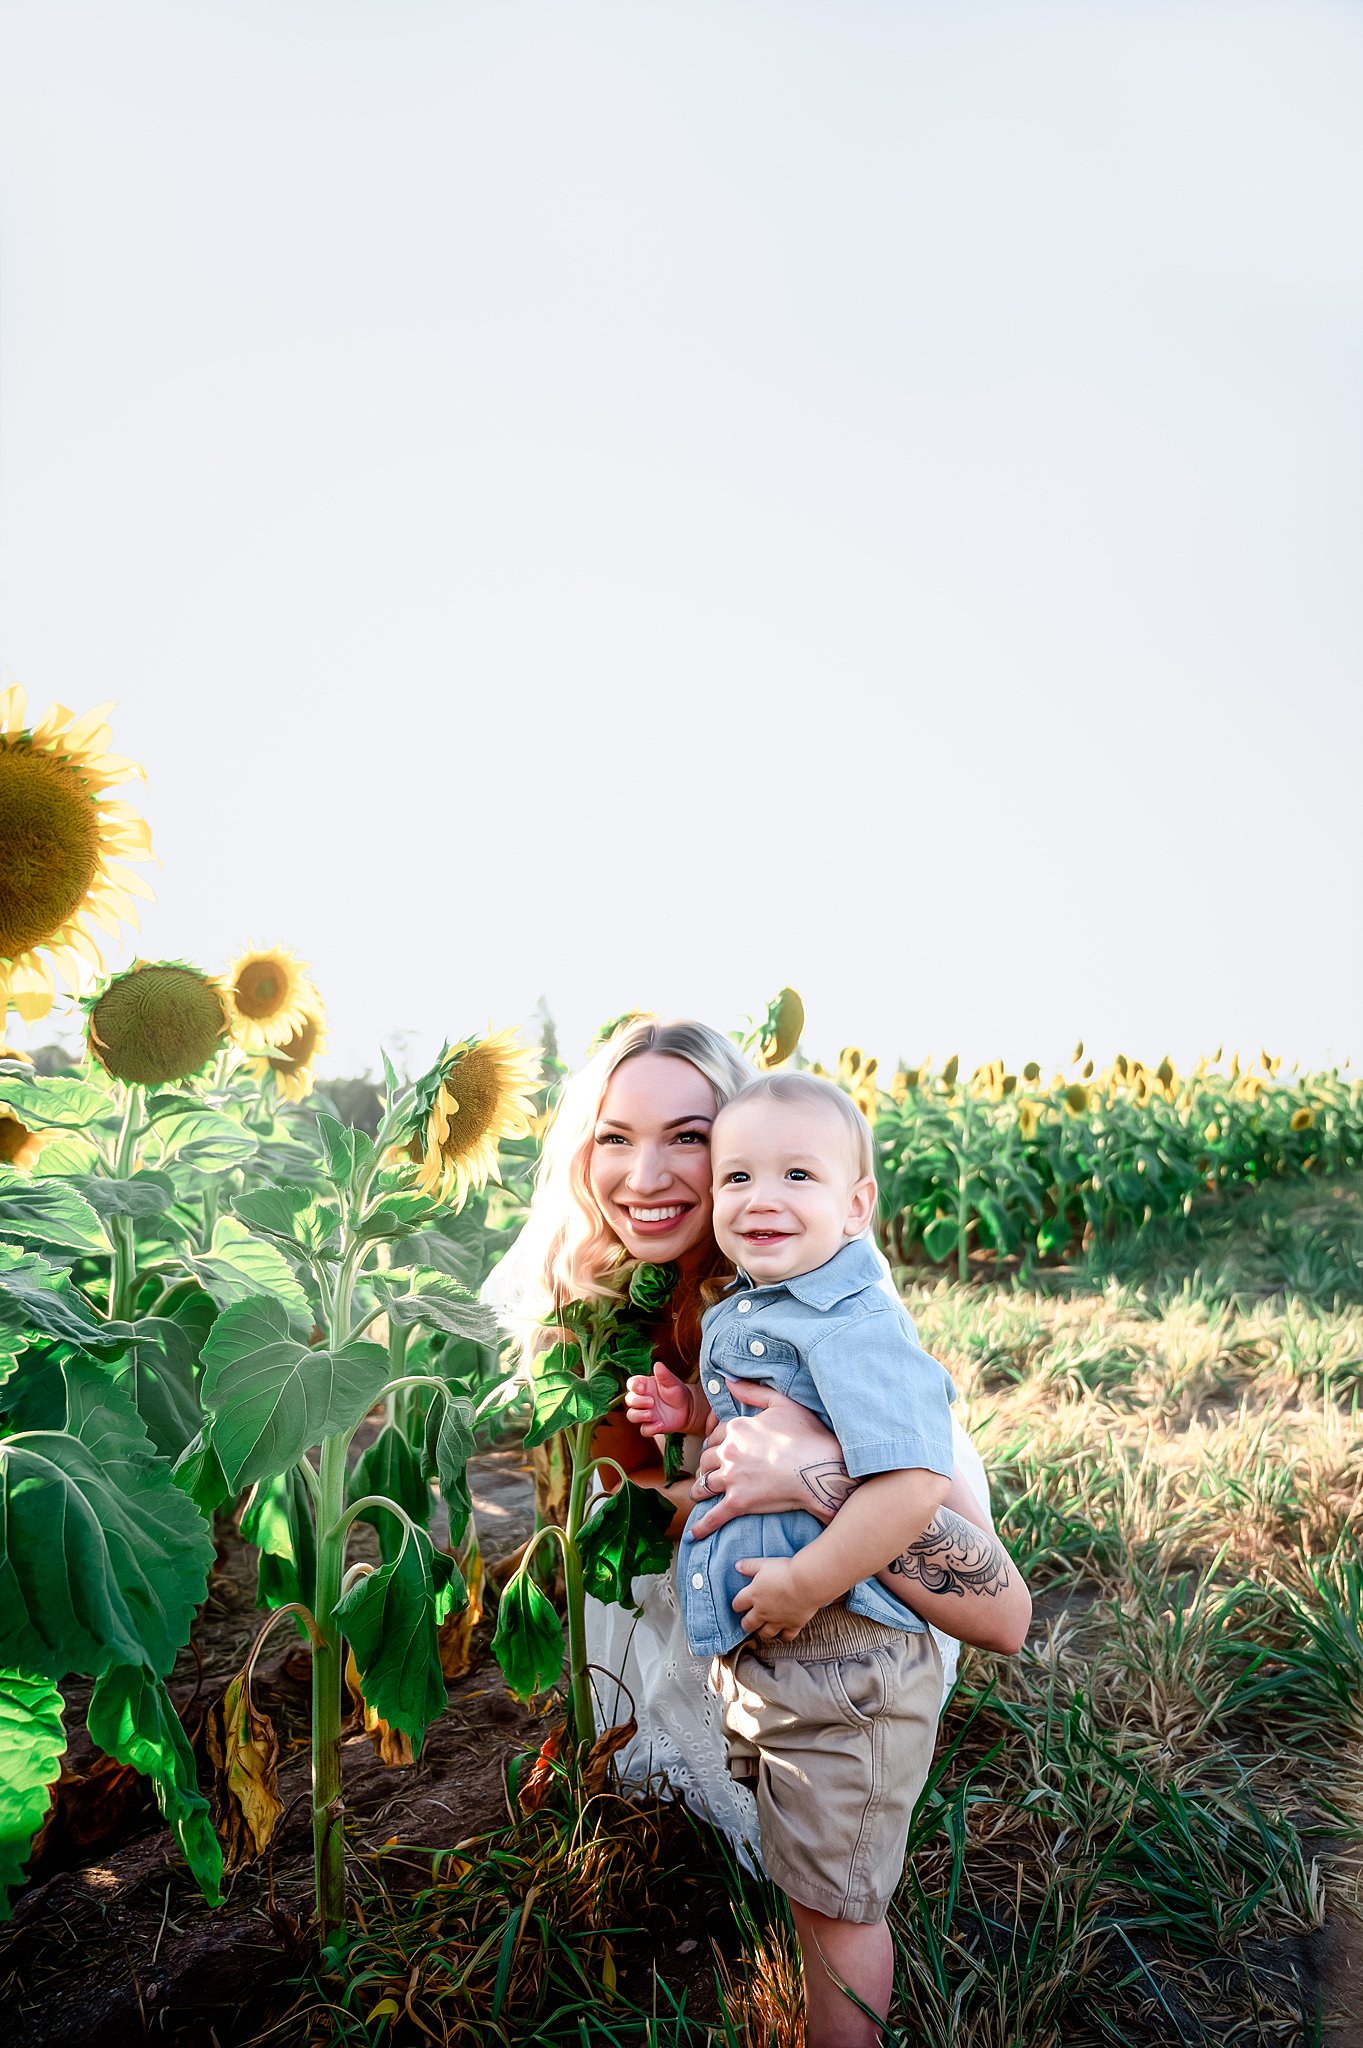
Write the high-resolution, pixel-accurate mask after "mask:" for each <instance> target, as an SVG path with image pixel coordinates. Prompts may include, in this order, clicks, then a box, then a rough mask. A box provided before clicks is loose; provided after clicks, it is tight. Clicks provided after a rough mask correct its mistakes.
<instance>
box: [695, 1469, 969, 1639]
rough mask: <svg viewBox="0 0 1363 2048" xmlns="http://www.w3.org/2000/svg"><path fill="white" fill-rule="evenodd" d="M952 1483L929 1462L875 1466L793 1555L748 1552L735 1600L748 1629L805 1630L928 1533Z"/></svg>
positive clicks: (786, 1634) (790, 1632)
mask: <svg viewBox="0 0 1363 2048" xmlns="http://www.w3.org/2000/svg"><path fill="white" fill-rule="evenodd" d="M950 1486H951V1481H950V1479H948V1478H945V1477H943V1475H942V1474H941V1473H940V1472H932V1471H929V1470H928V1469H927V1468H926V1467H925V1466H915V1467H913V1468H911V1469H910V1470H907V1471H903V1472H877V1473H874V1474H873V1475H872V1476H871V1477H870V1478H867V1479H863V1480H862V1481H861V1483H860V1485H859V1486H858V1487H857V1489H856V1492H855V1493H854V1494H853V1495H852V1497H851V1499H850V1500H849V1501H847V1503H846V1504H845V1505H844V1506H843V1507H842V1508H841V1509H840V1510H839V1512H838V1514H837V1515H836V1516H835V1517H834V1519H833V1521H832V1522H831V1523H830V1524H829V1526H828V1527H827V1528H826V1529H825V1530H823V1532H822V1533H821V1534H820V1535H818V1536H816V1537H815V1538H814V1540H813V1542H812V1543H806V1544H805V1546H804V1548H803V1549H802V1550H799V1551H797V1552H796V1554H795V1556H794V1557H788V1558H759V1559H753V1558H744V1559H741V1560H740V1561H739V1565H738V1569H739V1571H741V1572H743V1573H745V1574H747V1575H748V1581H749V1582H748V1584H747V1585H746V1586H745V1587H744V1588H743V1590H742V1592H741V1593H739V1594H738V1596H737V1597H736V1599H735V1600H734V1611H735V1613H737V1614H741V1615H742V1617H743V1627H744V1629H745V1630H746V1631H747V1633H748V1634H749V1635H766V1636H783V1637H785V1638H786V1640H787V1641H788V1640H789V1639H790V1638H791V1637H793V1636H795V1635H798V1634H799V1632H800V1630H801V1629H802V1628H803V1627H804V1625H805V1623H806V1622H807V1621H808V1620H809V1619H810V1617H811V1616H812V1615H814V1614H817V1612H818V1610H819V1609H820V1608H821V1607H827V1606H828V1605H829V1603H830V1602H831V1601H834V1600H841V1599H842V1597H843V1595H844V1594H846V1593H850V1592H851V1590H852V1588H853V1586H855V1585H856V1584H857V1583H858V1581H859V1580H861V1579H868V1578H873V1577H874V1576H875V1574H876V1573H877V1572H878V1571H880V1570H881V1569H882V1568H888V1565H889V1562H890V1558H891V1557H893V1558H898V1557H899V1556H900V1555H902V1554H904V1553H905V1551H906V1546H907V1545H911V1544H913V1543H915V1542H916V1541H918V1540H919V1539H921V1538H922V1536H923V1534H924V1533H925V1531H926V1529H927V1527H928V1524H929V1523H930V1522H931V1520H932V1519H933V1517H934V1515H935V1514H936V1513H937V1511H938V1510H939V1509H940V1508H941V1506H942V1503H943V1502H944V1501H945V1499H946V1497H947V1493H948V1491H949V1490H950ZM887 1550H888V1551H889V1553H890V1557H887V1556H886V1552H887Z"/></svg>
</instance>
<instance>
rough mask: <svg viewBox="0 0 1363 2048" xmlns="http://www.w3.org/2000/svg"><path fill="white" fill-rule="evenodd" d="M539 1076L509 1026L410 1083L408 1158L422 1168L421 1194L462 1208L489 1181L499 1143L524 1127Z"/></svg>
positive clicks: (530, 1053) (528, 1050) (470, 1042)
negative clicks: (412, 1097)
mask: <svg viewBox="0 0 1363 2048" xmlns="http://www.w3.org/2000/svg"><path fill="white" fill-rule="evenodd" d="M538 1079H539V1061H538V1054H537V1053H536V1052H535V1050H534V1049H533V1047H528V1046H524V1045H522V1044H521V1043H520V1041H519V1040H518V1039H517V1037H516V1035H515V1033H514V1032H513V1031H499V1032H496V1033H494V1034H493V1036H491V1037H489V1038H469V1039H466V1040H465V1041H464V1043H463V1044H462V1045H457V1046H455V1047H454V1049H453V1051H452V1052H445V1053H442V1054H441V1056H440V1058H439V1060H437V1062H436V1064H435V1066H434V1067H432V1069H431V1071H430V1073H429V1074H426V1075H425V1076H423V1078H422V1080H421V1081H419V1082H418V1084H417V1099H416V1105H415V1110H414V1115H413V1120H412V1124H411V1127H410V1129H409V1131H408V1141H407V1148H406V1149H407V1157H408V1158H409V1159H410V1160H412V1161H413V1163H414V1164H415V1165H417V1166H419V1167H420V1168H421V1171H420V1173H419V1174H418V1176H417V1186H418V1187H419V1188H420V1189H421V1191H422V1193H423V1194H427V1195H434V1196H436V1197H438V1198H439V1199H441V1200H449V1199H451V1198H452V1199H453V1201H454V1204H455V1207H456V1208H462V1207H463V1205H464V1203H465V1202H466V1201H467V1199H468V1197H469V1194H470V1192H471V1191H472V1190H473V1189H475V1188H481V1187H485V1186H486V1185H487V1181H488V1178H489V1176H492V1177H493V1178H495V1177H496V1173H497V1146H498V1144H499V1143H500V1141H501V1140H502V1139H503V1138H518V1137H523V1136H524V1135H525V1133H526V1132H527V1131H528V1130H529V1129H530V1125H531V1119H532V1118H533V1116H534V1114H535V1104H534V1097H533V1090H534V1088H535V1086H536V1084H537V1082H538Z"/></svg>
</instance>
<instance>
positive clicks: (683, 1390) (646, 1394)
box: [625, 1364, 691, 1438]
mask: <svg viewBox="0 0 1363 2048" xmlns="http://www.w3.org/2000/svg"><path fill="white" fill-rule="evenodd" d="M625 1416H626V1419H627V1420H628V1421H630V1422H632V1423H633V1424H634V1426H635V1428H636V1429H641V1430H642V1431H643V1433H644V1435H645V1436H655V1437H659V1438H662V1437H665V1436H673V1435H675V1434H676V1432H677V1431H678V1430H685V1429H688V1428H689V1427H690V1424H691V1389H690V1388H689V1387H688V1386H687V1384H686V1381H685V1380H682V1379H678V1377H677V1375H676V1373H674V1372H672V1371H671V1370H670V1369H669V1368H668V1367H667V1366H665V1365H662V1364H658V1365H655V1366H654V1368H653V1371H652V1373H642V1374H636V1375H635V1376H634V1377H633V1378H631V1379H627V1380H626V1381H625Z"/></svg>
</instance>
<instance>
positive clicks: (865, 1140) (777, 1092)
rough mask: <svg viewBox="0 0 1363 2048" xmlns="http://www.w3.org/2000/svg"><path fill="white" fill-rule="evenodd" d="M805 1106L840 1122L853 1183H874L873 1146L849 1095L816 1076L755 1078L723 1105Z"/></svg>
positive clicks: (863, 1119) (763, 1075) (864, 1124)
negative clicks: (824, 1111) (829, 1113)
mask: <svg viewBox="0 0 1363 2048" xmlns="http://www.w3.org/2000/svg"><path fill="white" fill-rule="evenodd" d="M759 1101H766V1102H808V1103H813V1104H815V1105H818V1104H820V1103H822V1104H823V1106H824V1107H825V1108H826V1109H831V1110H832V1111H833V1113H834V1114H835V1115H836V1116H838V1117H840V1118H841V1119H842V1122H843V1125H844V1127H845V1129H846V1132H847V1137H848V1141H849V1143H850V1145H851V1148H852V1163H853V1165H854V1167H855V1169H856V1174H855V1178H856V1179H857V1180H872V1181H873V1180H874V1179H875V1177H876V1144H875V1138H874V1136H873V1134H872V1131H871V1126H870V1125H869V1124H868V1123H867V1121H866V1119H865V1117H864V1116H863V1115H862V1113H861V1111H860V1110H859V1109H858V1108H857V1105H856V1104H855V1102H853V1100H852V1098H851V1096H850V1095H845V1094H844V1093H843V1091H842V1089H841V1088H839V1087H838V1086H837V1085H836V1083H834V1082H832V1081H825V1080H823V1079H822V1078H821V1077H820V1076H819V1075H818V1074H801V1073H790V1072H787V1073H781V1074H759V1075H758V1076H757V1078H756V1079H755V1080H752V1081H750V1082H749V1083H748V1085H747V1087H746V1088H744V1089H743V1090H742V1092H741V1093H740V1094H738V1095H734V1096H731V1097H730V1099H729V1101H728V1102H727V1103H725V1104H724V1107H725V1108H726V1109H733V1108H734V1107H735V1105H736V1104H738V1103H740V1102H759Z"/></svg>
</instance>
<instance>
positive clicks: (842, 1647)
mask: <svg viewBox="0 0 1363 2048" xmlns="http://www.w3.org/2000/svg"><path fill="white" fill-rule="evenodd" d="M903 1633H904V1631H903V1630H902V1629H898V1628H891V1627H890V1626H889V1625H888V1623H886V1622H883V1621H871V1620H870V1619H869V1618H868V1617H867V1616H866V1615H864V1614H853V1613H852V1611H851V1609H850V1608H848V1607H844V1606H843V1605H842V1603H841V1601H839V1602H837V1603H835V1604H834V1605H833V1606H832V1607H821V1608H820V1609H819V1611H818V1613H817V1614H815V1615H811V1617H810V1619H809V1620H808V1621H807V1622H806V1623H805V1625H804V1627H803V1628H802V1629H801V1630H800V1633H799V1635H798V1636H796V1637H795V1639H794V1640H793V1642H789V1643H786V1642H782V1641H780V1639H779V1638H778V1639H775V1640H773V1641H771V1642H749V1643H748V1644H747V1645H746V1646H745V1647H746V1648H748V1649H750V1650H752V1651H753V1653H754V1654H755V1655H756V1656H758V1657H798V1658H799V1660H800V1662H801V1663H803V1664H818V1663H822V1662H823V1661H825V1660H826V1659H829V1658H833V1657H854V1656H856V1654H857V1653H858V1651H860V1650H874V1649H877V1648H879V1646H880V1645H881V1644H882V1643H885V1642H892V1641H893V1640H894V1638H895V1637H896V1636H901V1635H903Z"/></svg>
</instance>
